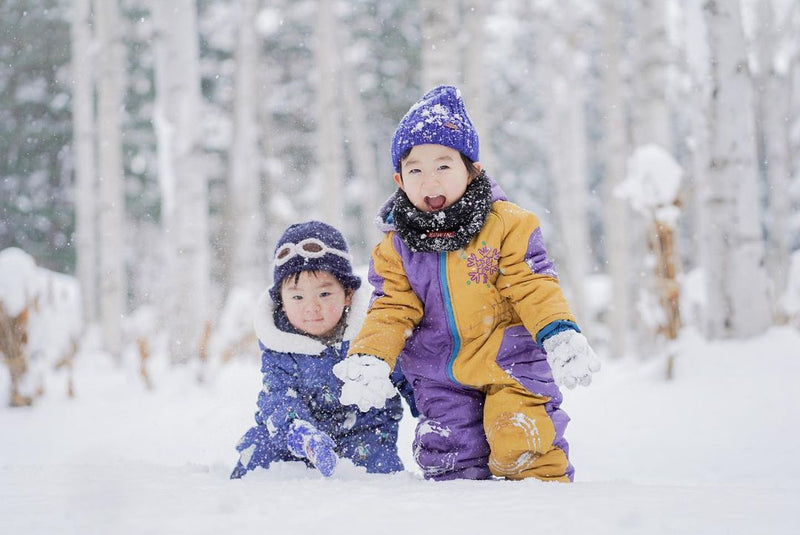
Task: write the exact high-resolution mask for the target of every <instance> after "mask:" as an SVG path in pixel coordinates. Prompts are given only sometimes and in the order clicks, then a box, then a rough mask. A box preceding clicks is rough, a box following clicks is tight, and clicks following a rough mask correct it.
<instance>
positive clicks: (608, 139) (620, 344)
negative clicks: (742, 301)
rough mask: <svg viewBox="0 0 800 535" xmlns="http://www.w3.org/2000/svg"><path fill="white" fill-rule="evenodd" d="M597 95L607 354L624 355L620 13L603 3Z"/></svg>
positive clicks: (626, 289) (626, 219)
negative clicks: (602, 166) (601, 121)
mask: <svg viewBox="0 0 800 535" xmlns="http://www.w3.org/2000/svg"><path fill="white" fill-rule="evenodd" d="M603 11H604V19H603V26H602V32H603V34H602V39H603V57H604V61H603V64H602V69H603V95H604V102H603V105H604V107H605V110H604V116H605V121H604V130H605V135H604V146H603V149H604V153H605V157H604V163H605V176H604V177H603V183H604V190H603V196H604V205H605V210H604V224H605V230H604V235H605V244H606V260H607V262H608V274H609V278H610V279H611V308H610V311H609V312H610V317H609V327H610V337H609V350H610V353H611V355H612V356H615V357H621V356H624V355H625V353H626V352H627V349H628V342H629V340H628V336H629V333H630V332H631V327H632V325H633V321H632V318H631V313H630V308H631V303H632V300H631V291H630V285H631V269H630V268H631V258H630V257H631V255H630V252H629V246H630V237H629V232H628V229H629V228H630V214H629V211H628V203H627V202H625V201H624V200H622V199H620V198H618V197H617V196H616V195H614V191H615V189H616V188H617V187H618V186H619V185H620V184H621V183H622V181H623V180H624V179H625V161H626V154H627V143H626V135H625V131H626V121H625V100H624V98H623V87H622V75H621V72H620V42H621V40H622V32H621V24H620V20H621V13H620V11H619V7H618V2H616V0H605V1H604V3H603Z"/></svg>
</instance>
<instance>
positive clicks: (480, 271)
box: [467, 245, 500, 284]
mask: <svg viewBox="0 0 800 535" xmlns="http://www.w3.org/2000/svg"><path fill="white" fill-rule="evenodd" d="M478 255H480V256H478ZM478 255H476V254H475V253H472V254H471V255H469V257H468V258H467V267H470V268H473V269H472V271H470V272H469V278H470V280H472V281H473V282H476V283H481V282H482V283H483V284H486V283H488V282H489V277H490V276H492V275H494V274H495V273H497V269H498V266H499V264H500V251H498V250H497V249H489V248H488V247H487V246H486V245H484V246H483V247H481V248H480V249H478Z"/></svg>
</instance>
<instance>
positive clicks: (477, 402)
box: [413, 378, 574, 481]
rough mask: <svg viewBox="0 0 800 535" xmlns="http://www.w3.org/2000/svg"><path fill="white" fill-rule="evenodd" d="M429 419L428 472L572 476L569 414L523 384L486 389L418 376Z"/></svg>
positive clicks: (423, 453) (423, 434)
mask: <svg viewBox="0 0 800 535" xmlns="http://www.w3.org/2000/svg"><path fill="white" fill-rule="evenodd" d="M413 384H414V394H415V397H416V403H417V407H418V408H419V410H420V413H421V417H420V421H419V424H418V425H417V430H416V436H415V439H414V458H415V460H416V461H417V464H418V465H419V466H420V468H421V469H422V471H423V474H424V476H425V477H426V478H429V479H436V480H444V479H486V478H489V477H491V476H492V475H494V476H498V477H505V478H507V479H523V478H526V477H535V478H537V479H542V480H555V481H571V480H572V477H573V473H574V470H573V468H572V465H571V464H570V463H569V459H568V453H569V446H568V444H567V442H566V440H565V439H564V429H565V427H566V424H567V422H568V421H569V418H568V417H567V415H566V413H565V412H564V411H562V410H561V409H560V408H559V407H558V405H557V404H556V403H554V402H553V401H552V400H551V399H550V398H549V397H546V396H537V395H535V394H533V393H531V392H530V391H529V390H527V389H526V388H525V387H523V386H522V385H520V384H519V383H516V382H512V383H510V384H503V385H490V386H489V387H487V388H486V389H485V391H484V390H478V389H470V388H466V387H457V386H455V385H453V384H445V383H440V382H436V381H430V380H426V379H421V378H417V379H414V383H413Z"/></svg>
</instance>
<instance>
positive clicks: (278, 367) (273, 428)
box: [231, 221, 413, 479]
mask: <svg viewBox="0 0 800 535" xmlns="http://www.w3.org/2000/svg"><path fill="white" fill-rule="evenodd" d="M360 285H361V279H360V278H359V277H358V276H356V275H355V274H354V273H353V268H352V265H351V262H350V255H349V254H348V247H347V243H346V241H345V239H344V237H343V236H342V235H341V233H339V231H338V230H336V229H335V228H333V227H331V226H330V225H327V224H325V223H321V222H318V221H309V222H306V223H300V224H296V225H292V226H290V227H289V228H288V229H287V230H286V232H284V234H283V236H282V237H281V238H280V240H279V242H278V245H277V247H276V248H275V259H274V274H273V285H272V287H271V288H270V289H269V290H268V292H265V294H264V295H263V296H262V298H261V300H260V301H259V303H258V310H257V313H256V319H255V330H256V334H257V335H258V339H259V345H260V347H261V351H262V354H261V372H262V373H263V381H262V383H263V387H262V389H261V392H259V394H258V411H257V412H256V415H255V420H256V425H255V426H254V427H252V428H250V430H248V431H247V433H245V435H244V436H243V437H242V439H241V440H240V441H239V444H238V445H237V446H236V449H237V450H238V451H239V461H238V462H237V464H236V467H235V468H234V470H233V473H232V474H231V479H238V478H241V477H242V476H244V475H245V474H246V473H247V472H248V471H250V470H253V469H255V468H256V467H259V466H260V467H262V468H267V467H269V465H270V463H272V462H274V461H300V460H302V461H304V462H305V463H306V464H307V465H310V466H314V467H316V468H317V469H318V470H319V471H320V472H321V473H322V475H323V476H326V477H327V476H330V475H332V474H333V472H334V469H335V466H336V463H337V459H338V457H340V456H341V457H345V458H348V459H350V460H351V461H353V463H354V464H356V465H359V466H364V467H366V469H367V472H377V473H388V472H396V471H399V470H402V469H403V465H402V463H401V462H400V458H399V457H398V456H397V428H398V422H399V420H400V418H401V417H402V413H403V410H402V406H401V404H400V399H399V397H398V396H397V394H396V392H393V393H392V394H390V395H388V397H390V398H391V399H390V400H389V401H388V402H387V404H386V406H385V407H384V408H381V409H373V410H370V411H369V412H366V413H359V411H357V410H355V408H353V407H345V406H343V405H341V404H340V403H339V401H338V397H339V393H340V386H341V383H340V382H339V381H338V380H337V379H336V378H335V377H334V376H333V373H332V371H331V369H332V367H333V365H334V364H336V363H338V362H340V361H341V360H342V359H344V358H345V355H346V353H347V349H348V347H349V340H350V339H351V338H352V337H353V335H354V334H355V333H356V332H357V329H358V326H359V322H358V321H354V320H360V319H363V318H353V317H351V315H350V314H349V311H350V310H351V305H352V306H353V308H354V309H355V310H358V303H357V300H358V299H357V298H358V292H357V290H358V288H359V286H360ZM363 308H366V306H363ZM362 315H363V311H362ZM393 380H394V381H395V383H396V384H397V385H398V387H401V388H402V387H403V385H405V380H404V378H403V377H402V374H400V373H399V370H398V372H397V373H395V374H394V375H393ZM392 390H393V391H394V387H392ZM412 407H413V405H412Z"/></svg>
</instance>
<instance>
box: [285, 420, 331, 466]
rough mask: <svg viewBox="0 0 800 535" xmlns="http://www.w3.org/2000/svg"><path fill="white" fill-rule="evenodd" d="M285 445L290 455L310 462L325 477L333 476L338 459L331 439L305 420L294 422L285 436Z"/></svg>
mask: <svg viewBox="0 0 800 535" xmlns="http://www.w3.org/2000/svg"><path fill="white" fill-rule="evenodd" d="M286 445H287V446H288V448H289V451H290V452H292V455H294V456H296V457H300V458H301V459H308V460H309V461H311V464H313V465H314V466H315V467H316V469H317V470H319V471H320V473H321V474H322V475H323V476H325V477H330V476H332V475H333V471H334V470H335V469H336V462H337V461H338V460H339V457H338V456H337V455H336V452H335V451H334V448H335V447H336V444H335V443H334V442H333V439H331V437H329V436H328V435H326V434H325V433H323V432H322V431H320V430H318V429H317V428H316V427H314V426H313V425H311V424H310V423H308V422H306V421H305V420H294V421H293V422H292V423H291V425H290V426H289V432H288V433H287V434H286Z"/></svg>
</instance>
